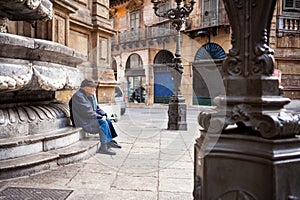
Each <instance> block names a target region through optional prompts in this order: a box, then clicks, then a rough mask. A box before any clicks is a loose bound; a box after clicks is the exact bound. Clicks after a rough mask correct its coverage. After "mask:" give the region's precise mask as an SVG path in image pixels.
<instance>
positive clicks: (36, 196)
mask: <svg viewBox="0 0 300 200" xmlns="http://www.w3.org/2000/svg"><path fill="white" fill-rule="evenodd" d="M72 192H73V190H56V189H39V188H20V187H8V188H6V189H5V190H3V191H1V192H0V199H5V200H25V199H26V200H65V199H66V198H67V197H68V196H69V195H70V194H71V193H72Z"/></svg>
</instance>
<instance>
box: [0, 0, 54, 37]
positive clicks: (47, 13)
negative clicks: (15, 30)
mask: <svg viewBox="0 0 300 200" xmlns="http://www.w3.org/2000/svg"><path fill="white" fill-rule="evenodd" d="M8 19H9V20H12V21H27V22H30V23H32V22H34V21H36V20H42V21H48V20H50V19H52V3H51V2H50V1H49V0H14V1H12V0H2V1H0V32H2V33H6V32H7V25H8V24H7V20H8Z"/></svg>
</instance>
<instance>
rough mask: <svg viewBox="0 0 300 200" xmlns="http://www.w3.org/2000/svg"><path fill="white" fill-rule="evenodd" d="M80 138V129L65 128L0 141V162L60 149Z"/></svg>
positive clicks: (81, 134) (81, 133) (81, 135)
mask: <svg viewBox="0 0 300 200" xmlns="http://www.w3.org/2000/svg"><path fill="white" fill-rule="evenodd" d="M82 137H83V132H82V131H81V128H73V127H66V128H62V129H59V130H55V131H52V132H47V133H45V134H36V135H28V136H21V137H12V138H4V139H0V160H5V159H11V158H17V157H21V156H25V155H31V154H34V153H38V152H43V151H49V150H53V149H58V148H62V147H65V146H68V145H71V144H73V143H75V142H77V141H78V140H80V139H81V138H82Z"/></svg>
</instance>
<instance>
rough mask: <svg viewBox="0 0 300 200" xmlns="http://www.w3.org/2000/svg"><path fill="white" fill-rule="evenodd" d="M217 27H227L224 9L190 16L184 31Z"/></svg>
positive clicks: (227, 22) (227, 21)
mask: <svg viewBox="0 0 300 200" xmlns="http://www.w3.org/2000/svg"><path fill="white" fill-rule="evenodd" d="M218 26H229V20H228V16H227V14H226V10H225V8H220V9H218V10H210V11H204V12H203V13H202V14H195V15H191V16H190V17H189V19H188V20H187V26H186V31H194V30H201V29H208V28H213V27H218Z"/></svg>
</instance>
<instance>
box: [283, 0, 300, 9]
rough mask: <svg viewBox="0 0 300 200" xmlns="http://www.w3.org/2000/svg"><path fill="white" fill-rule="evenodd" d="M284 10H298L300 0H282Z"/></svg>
mask: <svg viewBox="0 0 300 200" xmlns="http://www.w3.org/2000/svg"><path fill="white" fill-rule="evenodd" d="M283 10H284V11H300V0H283Z"/></svg>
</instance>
